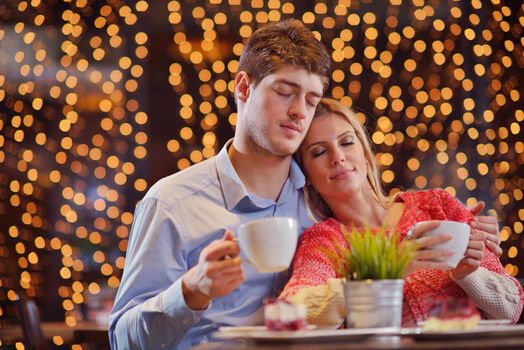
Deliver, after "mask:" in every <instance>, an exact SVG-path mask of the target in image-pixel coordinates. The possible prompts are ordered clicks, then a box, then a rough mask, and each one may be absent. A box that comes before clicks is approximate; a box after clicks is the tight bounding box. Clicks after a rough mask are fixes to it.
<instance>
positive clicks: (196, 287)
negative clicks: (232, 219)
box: [182, 230, 244, 310]
mask: <svg viewBox="0 0 524 350" xmlns="http://www.w3.org/2000/svg"><path fill="white" fill-rule="evenodd" d="M239 254H240V249H239V248H238V245H237V244H236V243H235V241H234V236H233V233H232V232H231V231H229V230H228V231H226V233H225V234H224V238H223V239H221V240H216V241H213V242H211V243H210V244H209V245H208V246H207V247H205V248H204V249H203V250H202V252H201V253H200V257H199V259H198V264H197V265H195V266H194V267H193V268H191V269H190V270H189V271H187V272H186V274H185V275H184V276H183V277H182V293H183V295H184V299H185V301H186V304H187V305H188V306H189V307H190V308H191V309H193V310H202V309H205V308H206V307H207V306H208V305H209V302H210V301H211V299H212V298H215V297H221V296H224V295H227V294H229V293H231V292H232V291H233V290H235V289H236V288H237V287H238V286H240V285H241V284H242V282H244V271H243V270H242V265H241V261H240V258H239V256H238V255H239Z"/></svg>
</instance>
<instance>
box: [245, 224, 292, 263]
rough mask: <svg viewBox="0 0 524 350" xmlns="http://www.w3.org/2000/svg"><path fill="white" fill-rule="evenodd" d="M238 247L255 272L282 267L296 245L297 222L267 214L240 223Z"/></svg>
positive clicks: (287, 261)
mask: <svg viewBox="0 0 524 350" xmlns="http://www.w3.org/2000/svg"><path fill="white" fill-rule="evenodd" d="M237 237H238V243H239V245H240V250H241V251H242V252H243V253H244V254H245V256H246V257H247V258H248V260H249V261H250V262H251V263H252V264H253V265H254V266H255V267H256V269H257V270H258V271H259V272H279V271H284V270H286V269H287V268H288V267H289V265H290V264H291V261H292V260H293V256H294V255H295V250H296V249H297V241H298V224H297V221H296V220H295V219H292V218H288V217H269V218H264V219H258V220H254V221H251V222H248V223H245V224H242V225H240V227H239V228H238V229H237Z"/></svg>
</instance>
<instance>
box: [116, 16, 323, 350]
mask: <svg viewBox="0 0 524 350" xmlns="http://www.w3.org/2000/svg"><path fill="white" fill-rule="evenodd" d="M330 65H331V61H330V56H329V54H328V52H327V50H326V48H325V47H324V45H323V44H321V43H320V42H319V41H318V40H317V39H316V38H315V37H314V36H313V34H312V33H311V32H310V31H309V30H308V29H307V28H305V27H304V26H303V24H302V23H300V22H299V21H295V20H287V21H283V22H279V23H271V24H268V25H266V26H265V27H263V28H261V29H259V30H257V31H255V32H254V33H253V35H252V36H251V37H250V39H249V40H248V41H247V43H246V46H245V48H244V51H243V53H242V56H241V58H240V62H239V69H238V73H237V75H236V78H235V98H236V102H237V107H238V111H237V112H238V113H237V115H238V118H237V126H236V130H235V136H234V138H233V140H230V141H229V142H227V144H226V145H225V146H224V148H223V149H222V150H221V151H220V153H219V154H218V155H217V156H216V157H213V158H211V159H209V160H206V161H204V162H202V163H199V164H197V165H194V166H192V167H190V168H188V169H186V170H184V171H181V172H179V173H177V174H174V175H171V176H169V177H167V178H164V179H162V180H160V181H159V182H158V183H156V184H155V185H154V186H153V187H152V188H151V189H150V190H149V192H148V193H147V194H146V196H145V197H144V199H143V200H142V201H141V202H140V203H139V204H138V206H137V208H136V212H135V220H134V223H133V227H132V230H131V235H130V242H129V247H128V250H127V257H126V266H125V269H124V274H123V276H122V283H121V285H120V288H119V290H118V293H117V296H116V300H115V305H114V308H113V311H112V314H111V318H110V328H109V335H110V342H111V347H112V348H113V349H117V348H118V349H136V348H143V349H162V348H169V349H186V348H189V347H191V346H192V345H195V344H198V343H199V342H202V341H207V340H209V339H210V336H211V333H212V332H213V331H214V330H216V329H217V326H219V325H249V324H261V323H262V321H263V315H262V300H263V299H264V298H265V297H267V296H276V295H278V294H279V292H280V290H281V288H282V287H283V286H284V284H285V282H286V281H287V278H288V274H287V272H286V273H279V274H260V273H258V272H256V271H255V270H254V268H253V267H252V266H250V265H249V264H245V265H243V266H242V264H241V258H240V252H239V248H238V246H237V244H236V243H235V241H234V240H233V235H232V233H231V231H230V230H229V229H231V230H234V229H235V228H236V227H237V226H238V225H240V224H241V223H243V222H247V221H251V220H253V219H257V218H262V217H269V216H289V217H293V218H296V219H297V220H298V222H299V225H300V226H301V228H302V230H303V229H304V228H305V227H308V226H310V225H311V223H312V222H311V221H310V219H309V218H308V216H307V213H306V210H305V204H304V201H303V194H302V187H303V186H304V182H305V181H304V176H303V174H302V173H301V171H300V169H299V168H298V166H297V164H296V163H295V162H294V161H293V160H292V154H293V153H294V152H295V151H296V150H297V148H298V146H299V145H300V143H301V141H302V139H303V138H304V136H305V134H306V131H307V129H308V127H309V124H310V122H311V120H312V118H313V114H314V112H315V107H316V105H317V103H318V101H319V100H320V98H321V97H322V95H323V93H324V91H325V89H326V87H327V84H328V81H329V75H330ZM302 230H301V231H302Z"/></svg>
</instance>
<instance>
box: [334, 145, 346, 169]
mask: <svg viewBox="0 0 524 350" xmlns="http://www.w3.org/2000/svg"><path fill="white" fill-rule="evenodd" d="M344 158H345V156H344V152H342V151H341V150H340V149H338V148H336V149H335V150H334V151H333V156H332V159H331V163H332V164H333V165H337V164H340V163H344Z"/></svg>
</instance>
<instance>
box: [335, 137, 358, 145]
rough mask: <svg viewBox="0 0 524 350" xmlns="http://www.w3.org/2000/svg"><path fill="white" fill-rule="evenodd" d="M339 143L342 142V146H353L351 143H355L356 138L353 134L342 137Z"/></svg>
mask: <svg viewBox="0 0 524 350" xmlns="http://www.w3.org/2000/svg"><path fill="white" fill-rule="evenodd" d="M339 144H340V145H341V146H351V145H354V144H355V140H354V139H353V137H352V136H349V137H344V138H342V139H341V140H340V141H339Z"/></svg>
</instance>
